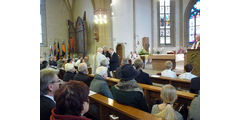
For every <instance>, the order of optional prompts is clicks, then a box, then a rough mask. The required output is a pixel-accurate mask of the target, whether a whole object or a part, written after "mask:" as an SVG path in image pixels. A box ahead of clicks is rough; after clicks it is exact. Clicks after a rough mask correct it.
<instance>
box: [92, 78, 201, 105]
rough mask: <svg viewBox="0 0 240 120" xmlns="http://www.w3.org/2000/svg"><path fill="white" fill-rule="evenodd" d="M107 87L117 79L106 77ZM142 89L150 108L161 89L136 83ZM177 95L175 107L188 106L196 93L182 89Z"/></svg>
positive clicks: (157, 99) (158, 99) (115, 82)
mask: <svg viewBox="0 0 240 120" xmlns="http://www.w3.org/2000/svg"><path fill="white" fill-rule="evenodd" d="M89 77H90V78H93V77H94V75H93V74H89ZM106 81H107V83H108V85H109V88H110V89H111V87H112V86H113V85H115V84H117V83H118V82H119V79H116V78H108V79H106ZM138 84H139V85H140V86H141V87H142V88H143V91H144V95H145V98H146V101H147V104H148V105H149V108H150V109H151V108H152V106H153V105H154V104H156V102H157V101H160V92H161V90H162V88H161V87H158V86H152V85H146V84H141V83H138ZM177 95H178V99H177V101H176V102H175V103H176V104H175V108H179V106H180V105H183V104H185V105H187V106H189V105H190V103H191V101H192V100H193V98H194V96H196V94H193V93H188V92H182V91H177Z"/></svg>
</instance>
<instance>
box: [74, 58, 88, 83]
mask: <svg viewBox="0 0 240 120" xmlns="http://www.w3.org/2000/svg"><path fill="white" fill-rule="evenodd" d="M73 80H77V81H82V82H84V83H85V84H87V86H88V87H89V86H90V83H91V79H90V78H89V76H88V67H87V64H86V63H85V62H84V63H80V64H79V66H78V73H77V74H76V75H75V76H74V78H73Z"/></svg>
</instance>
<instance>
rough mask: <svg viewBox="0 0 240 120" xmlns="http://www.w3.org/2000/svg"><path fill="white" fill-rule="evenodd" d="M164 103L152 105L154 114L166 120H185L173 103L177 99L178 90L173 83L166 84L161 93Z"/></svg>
mask: <svg viewBox="0 0 240 120" xmlns="http://www.w3.org/2000/svg"><path fill="white" fill-rule="evenodd" d="M160 97H161V99H162V101H163V103H162V104H156V105H153V107H152V112H151V113H152V114H153V115H155V116H157V117H160V118H163V119H166V120H183V117H182V115H181V114H180V113H179V112H177V111H175V110H174V109H173V104H174V102H175V101H176V99H177V92H176V89H175V87H173V86H172V85H169V84H168V85H165V86H163V88H162V90H161V95H160Z"/></svg>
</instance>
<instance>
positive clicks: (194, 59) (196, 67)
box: [184, 49, 200, 76]
mask: <svg viewBox="0 0 240 120" xmlns="http://www.w3.org/2000/svg"><path fill="white" fill-rule="evenodd" d="M184 59H185V60H184V64H185V65H186V64H192V65H193V71H192V74H194V75H197V76H200V49H188V50H187V54H186V55H185V58H184Z"/></svg>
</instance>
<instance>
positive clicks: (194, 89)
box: [190, 77, 200, 94]
mask: <svg viewBox="0 0 240 120" xmlns="http://www.w3.org/2000/svg"><path fill="white" fill-rule="evenodd" d="M199 91H200V77H195V78H193V79H192V80H191V86H190V92H191V93H195V94H199Z"/></svg>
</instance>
